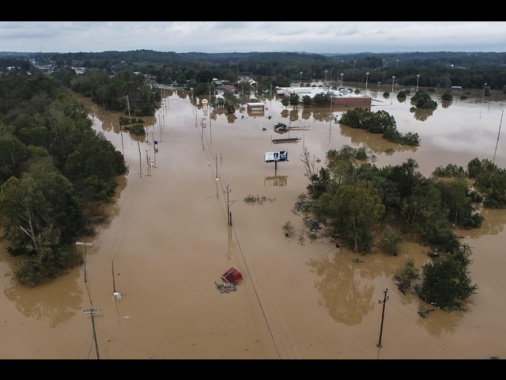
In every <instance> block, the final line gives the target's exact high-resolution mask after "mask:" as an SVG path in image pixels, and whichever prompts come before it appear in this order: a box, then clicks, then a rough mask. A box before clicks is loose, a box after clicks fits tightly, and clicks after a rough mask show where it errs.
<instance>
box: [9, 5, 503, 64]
mask: <svg viewBox="0 0 506 380" xmlns="http://www.w3.org/2000/svg"><path fill="white" fill-rule="evenodd" d="M195 4H196V3H195ZM195 6H197V5H195ZM140 49H145V50H155V51H161V52H169V51H170V52H176V53H187V52H203V53H231V52H306V53H345V54H346V53H363V52H371V53H392V52H433V51H459V52H460V51H464V52H505V51H506V22H497V21H494V22H485V21H465V22H464V21H462V22H460V21H458V22H454V21H452V22H446V21H445V22H443V21H435V22H425V21H423V22H422V21H410V22H405V21H402V22H401V21H391V22H387V21H366V22H362V21H332V22H327V21H311V22H306V21H296V22H292V21H276V22H273V21H261V22H256V21H240V22H238V21H220V22H216V21H185V22H183V21H128V22H123V21H111V22H106V21H0V51H11V52H40V51H41V52H44V53H48V52H58V53H70V52H103V51H111V50H113V51H129V50H140Z"/></svg>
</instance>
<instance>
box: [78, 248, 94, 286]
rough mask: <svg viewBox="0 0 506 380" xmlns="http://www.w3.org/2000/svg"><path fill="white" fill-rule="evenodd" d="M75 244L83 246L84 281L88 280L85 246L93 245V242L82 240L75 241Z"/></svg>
mask: <svg viewBox="0 0 506 380" xmlns="http://www.w3.org/2000/svg"><path fill="white" fill-rule="evenodd" d="M76 245H79V246H83V247H84V254H83V264H84V282H88V277H87V274H86V247H87V246H93V245H95V243H85V242H82V241H77V242H76Z"/></svg>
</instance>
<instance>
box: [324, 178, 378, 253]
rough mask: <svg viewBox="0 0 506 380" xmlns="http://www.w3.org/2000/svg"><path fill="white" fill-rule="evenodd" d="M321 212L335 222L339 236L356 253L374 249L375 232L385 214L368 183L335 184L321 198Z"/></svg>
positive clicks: (374, 190)
mask: <svg viewBox="0 0 506 380" xmlns="http://www.w3.org/2000/svg"><path fill="white" fill-rule="evenodd" d="M318 209H319V212H320V213H321V214H322V215H324V216H325V217H328V218H330V219H331V220H332V225H333V226H334V228H335V229H336V232H337V233H338V234H339V236H341V238H342V239H343V241H344V242H345V243H346V244H347V245H348V246H349V247H350V248H351V249H353V251H354V252H357V251H359V252H368V251H369V250H370V249H371V248H372V246H373V230H374V229H375V226H376V224H377V223H378V222H379V220H380V219H381V217H382V216H383V213H384V210H385V208H384V206H383V204H382V203H381V198H380V197H379V195H378V192H377V189H376V188H375V187H374V186H373V185H372V183H371V182H366V181H360V182H358V183H357V184H356V185H341V186H337V185H335V184H332V185H331V186H329V191H327V192H326V193H325V194H323V195H322V196H321V197H320V198H319V206H318Z"/></svg>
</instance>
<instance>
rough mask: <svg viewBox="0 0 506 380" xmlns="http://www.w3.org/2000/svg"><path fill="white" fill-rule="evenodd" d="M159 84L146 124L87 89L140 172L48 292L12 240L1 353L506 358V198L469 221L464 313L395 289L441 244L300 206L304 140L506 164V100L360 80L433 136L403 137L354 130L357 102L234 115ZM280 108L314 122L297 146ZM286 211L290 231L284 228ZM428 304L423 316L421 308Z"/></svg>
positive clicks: (378, 99)
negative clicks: (359, 246)
mask: <svg viewBox="0 0 506 380" xmlns="http://www.w3.org/2000/svg"><path fill="white" fill-rule="evenodd" d="M387 87H388V86H387ZM161 91H162V96H163V97H164V100H163V105H162V107H161V109H160V110H159V111H158V112H157V114H156V116H155V117H154V118H151V119H145V120H146V121H147V122H148V123H147V124H148V125H149V127H148V128H147V132H148V133H147V135H146V137H142V138H137V137H132V136H130V135H129V134H128V133H127V132H121V131H120V127H119V123H118V122H119V117H120V116H121V114H114V113H107V112H105V111H104V110H103V109H101V108H99V107H96V106H93V105H92V104H91V102H90V101H89V100H87V99H83V102H85V103H86V104H87V105H88V106H89V107H90V109H91V110H92V113H91V114H90V117H92V118H93V122H94V128H95V129H96V130H98V131H101V132H103V133H104V135H105V136H106V138H107V139H108V140H110V141H112V142H113V143H114V145H115V146H116V147H117V149H118V150H120V151H121V152H122V153H123V154H124V156H125V159H126V162H127V165H128V167H129V173H128V175H127V176H126V177H125V179H124V180H122V183H121V186H120V188H119V189H118V195H117V199H116V201H115V203H114V204H112V205H111V206H110V214H111V220H110V222H109V223H108V224H106V225H104V226H103V227H102V228H100V229H99V231H98V233H97V235H96V236H94V237H92V238H86V239H83V242H86V243H90V245H88V246H80V247H78V249H79V251H80V252H81V253H82V255H83V258H84V259H85V262H86V265H85V266H83V267H78V268H74V269H73V270H70V271H69V272H68V274H67V275H65V276H63V277H61V278H59V279H57V280H56V281H54V282H53V283H51V284H48V285H45V286H41V287H37V288H35V289H28V288H24V287H20V286H15V285H13V284H12V283H11V277H12V268H13V265H14V260H13V259H12V258H10V257H9V255H8V253H7V252H6V249H5V246H4V245H0V272H1V273H2V276H1V277H0V278H1V280H0V281H1V286H2V288H3V293H2V295H1V296H0V305H1V308H2V323H1V324H0V336H1V337H2V339H1V343H0V357H2V358H4V359H92V360H95V359H489V358H491V357H497V358H500V359H503V358H506V324H505V323H504V315H506V301H505V300H504V296H503V294H502V290H503V289H505V288H506V276H504V275H503V273H502V270H504V268H506V255H505V251H504V248H503V247H504V246H505V245H506V233H505V231H504V225H505V223H506V210H483V211H482V212H483V215H484V217H485V222H484V225H483V227H482V228H480V229H479V230H471V231H458V236H461V237H462V241H463V242H466V243H468V244H469V245H470V247H471V248H472V251H473V254H472V256H471V259H472V260H473V263H472V265H471V267H470V276H471V279H472V282H473V283H476V284H477V285H478V290H477V294H475V295H473V296H472V297H471V299H470V303H469V305H468V311H467V312H451V313H446V312H443V311H440V310H433V308H432V307H431V305H427V304H425V303H424V302H422V301H421V300H419V299H418V298H417V297H416V296H414V295H412V294H409V293H407V294H406V295H405V294H403V293H401V292H400V291H399V290H398V289H397V287H396V285H395V278H394V276H395V275H396V274H398V273H399V271H400V270H401V268H402V267H403V265H404V264H405V262H406V260H407V259H408V258H412V259H413V260H414V261H415V264H416V265H417V267H420V266H421V265H423V264H424V263H425V262H427V261H428V260H429V257H428V256H427V253H428V251H427V247H422V246H419V245H417V244H414V243H411V242H403V243H402V244H401V252H400V254H399V255H398V256H390V255H386V254H384V253H381V252H378V253H374V254H369V255H365V256H364V255H360V254H356V253H353V252H351V251H348V250H346V249H344V248H338V247H337V246H336V244H335V242H334V241H332V240H330V239H328V238H325V237H321V238H318V239H316V240H312V239H310V237H309V236H308V234H307V229H306V227H305V226H304V223H303V215H301V214H299V213H297V212H296V211H294V205H295V203H296V202H297V200H298V197H299V195H300V194H301V193H304V192H305V191H306V186H307V185H308V184H309V181H308V178H307V177H305V175H304V174H305V169H304V165H303V163H302V161H301V154H302V153H303V150H304V148H307V150H308V151H309V153H310V154H311V156H314V157H316V158H318V159H320V160H321V163H319V164H318V165H324V162H325V154H326V152H327V151H328V150H330V149H336V150H339V149H341V148H342V147H343V145H349V146H352V147H354V148H359V147H362V146H366V147H367V151H368V155H370V156H374V163H375V164H376V165H377V166H384V165H399V164H401V163H403V162H405V161H406V160H407V159H408V158H413V159H414V160H415V161H416V162H417V163H418V164H419V168H418V170H419V171H420V172H421V173H422V174H423V175H424V176H427V177H428V176H430V175H431V173H432V171H433V170H434V169H435V168H436V167H438V166H446V165H447V164H449V163H453V164H456V165H460V166H464V167H465V168H467V163H468V162H469V161H470V160H472V159H473V158H475V157H478V158H480V159H485V158H487V159H490V160H492V159H494V162H495V164H496V165H498V166H499V167H501V168H505V167H506V149H505V148H506V141H505V140H504V139H498V131H499V128H500V124H501V118H502V110H503V108H504V100H503V99H499V100H489V99H486V101H485V102H482V99H481V98H479V97H478V98H469V99H466V100H461V99H459V98H458V95H457V96H455V98H454V101H453V102H452V103H451V104H450V105H446V107H444V106H443V105H442V103H441V99H440V95H438V94H437V93H436V94H431V96H432V97H433V99H434V100H436V101H437V102H438V108H437V109H436V110H434V111H432V112H429V113H428V114H419V113H416V112H415V113H413V112H410V108H411V107H412V105H411V104H410V101H409V97H408V98H407V99H406V100H405V101H400V100H399V99H397V98H395V97H393V98H385V97H384V96H383V92H384V91H385V89H381V88H379V86H376V85H374V86H371V87H370V88H369V89H368V90H364V89H362V93H364V92H366V93H367V94H369V95H370V96H371V97H372V98H373V102H372V109H371V110H372V111H377V110H384V111H386V112H388V113H390V114H391V115H392V116H394V118H395V120H396V122H397V129H398V130H399V132H401V133H403V134H404V133H408V132H413V133H417V134H418V135H419V136H420V146H419V147H405V146H398V145H396V144H392V143H389V142H387V141H385V140H383V139H382V138H381V137H380V136H378V135H372V134H368V133H367V132H365V131H362V130H356V129H352V128H348V127H344V126H340V125H339V124H338V123H336V122H335V119H336V117H337V119H339V118H340V116H341V115H342V113H343V112H345V111H346V110H347V109H346V108H334V107H330V108H328V109H323V110H322V109H321V108H319V109H303V108H302V107H300V109H298V110H292V107H288V108H285V107H283V106H282V104H281V102H280V101H279V100H266V101H265V106H266V110H265V114H264V115H261V116H252V115H248V113H247V112H246V107H243V108H241V110H239V111H236V114H235V118H231V117H230V116H228V115H226V114H225V113H220V112H221V111H220V112H218V111H216V110H214V109H212V108H211V107H210V113H211V115H209V114H207V113H206V112H207V111H206V107H202V105H201V104H199V106H198V107H196V106H194V105H193V104H192V103H191V101H190V98H189V95H188V94H187V93H185V92H180V93H179V92H172V91H169V90H161ZM396 91H397V90H396ZM269 117H270V118H269ZM204 118H205V120H204ZM277 122H281V123H285V124H291V126H304V127H307V129H301V130H296V131H290V132H289V133H285V134H283V135H282V137H299V138H300V141H299V142H296V143H290V144H273V143H272V139H274V138H279V137H281V136H280V135H279V134H277V133H276V132H275V131H274V129H273V126H274V124H276V123H277ZM503 137H504V136H503ZM155 141H156V144H155V143H154V142H155ZM389 148H391V149H394V150H395V151H394V152H393V153H389V152H388V149H389ZM280 150H286V151H287V152H288V155H289V160H288V161H287V162H279V163H278V164H277V166H275V164H274V163H266V162H264V153H265V152H271V151H280ZM150 162H152V165H150ZM248 197H252V198H255V199H257V200H258V201H257V202H245V199H246V198H248ZM229 222H230V223H229ZM287 222H290V224H291V225H293V226H294V231H295V233H294V236H293V237H286V236H285V233H284V230H283V226H284V225H285V224H286V223H287ZM2 244H3V243H2ZM231 267H235V268H237V269H239V270H240V272H241V273H242V275H243V278H244V279H243V280H242V281H241V282H240V283H239V284H238V285H237V289H236V291H231V292H230V293H220V291H219V290H218V289H217V286H216V283H222V282H223V280H222V279H221V278H220V276H221V275H222V274H223V273H224V272H225V271H227V270H228V269H229V268H231ZM114 293H116V295H115V294H114ZM385 294H386V295H387V300H386V302H385V303H384V304H383V303H382V301H383V300H384V296H385ZM383 307H384V323H383V329H382V333H381V335H380V327H381V323H382V311H383ZM429 310H430V312H429V314H428V317H427V318H422V317H421V316H420V315H419V314H418V311H429ZM380 339H381V347H378V343H379V340H380Z"/></svg>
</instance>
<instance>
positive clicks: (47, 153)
mask: <svg viewBox="0 0 506 380" xmlns="http://www.w3.org/2000/svg"><path fill="white" fill-rule="evenodd" d="M88 114H89V111H88V110H87V109H86V108H85V107H84V106H83V105H82V104H81V103H79V102H78V101H77V100H76V99H75V98H74V96H73V95H72V94H71V93H70V92H69V91H68V90H67V89H66V88H65V87H64V86H63V85H62V84H61V83H60V82H59V81H58V80H56V79H54V78H52V77H50V76H48V75H45V74H42V73H37V72H33V73H31V75H28V74H26V73H8V74H0V226H1V231H2V239H5V240H6V241H7V242H8V246H7V251H8V252H9V253H10V254H11V255H12V256H15V257H18V260H17V261H16V267H15V270H14V280H15V281H17V282H19V283H21V284H24V285H27V286H36V285H38V284H41V283H44V282H47V281H50V280H51V279H53V278H55V277H57V276H58V275H60V274H61V273H64V272H65V269H67V268H68V267H71V266H73V265H76V264H77V263H78V261H76V260H77V257H78V255H77V253H76V247H75V241H76V239H77V238H78V237H79V236H91V235H93V234H94V227H95V226H96V224H97V223H100V222H102V221H103V220H104V218H105V217H106V214H105V213H104V211H103V205H104V204H106V203H108V202H110V201H111V200H112V198H113V196H114V194H115V191H116V187H117V182H116V177H117V176H119V175H124V174H126V173H127V166H126V163H125V160H124V158H123V155H122V154H121V152H119V151H117V150H116V149H115V147H114V146H113V145H112V143H111V142H110V141H108V140H107V139H106V138H105V136H104V135H103V134H101V133H99V132H95V130H94V129H93V128H92V121H91V120H90V119H89V117H88Z"/></svg>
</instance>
